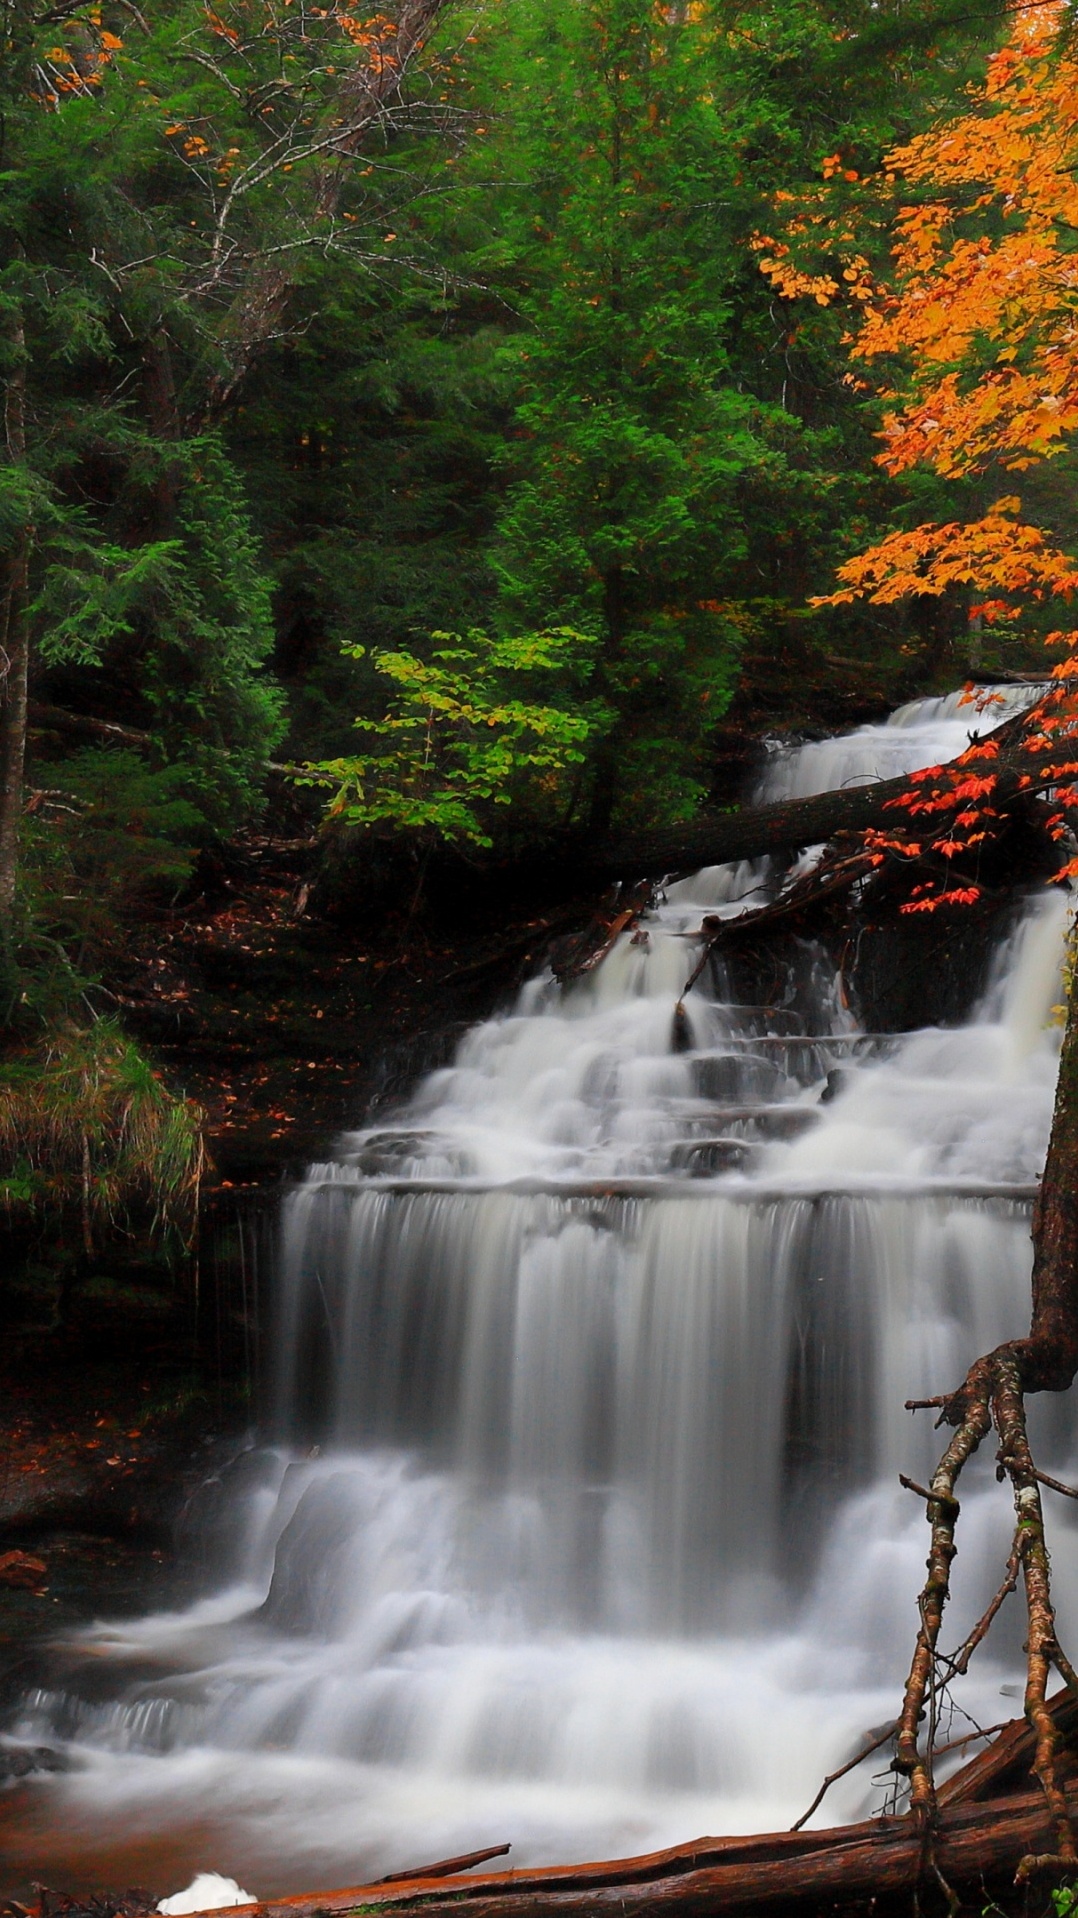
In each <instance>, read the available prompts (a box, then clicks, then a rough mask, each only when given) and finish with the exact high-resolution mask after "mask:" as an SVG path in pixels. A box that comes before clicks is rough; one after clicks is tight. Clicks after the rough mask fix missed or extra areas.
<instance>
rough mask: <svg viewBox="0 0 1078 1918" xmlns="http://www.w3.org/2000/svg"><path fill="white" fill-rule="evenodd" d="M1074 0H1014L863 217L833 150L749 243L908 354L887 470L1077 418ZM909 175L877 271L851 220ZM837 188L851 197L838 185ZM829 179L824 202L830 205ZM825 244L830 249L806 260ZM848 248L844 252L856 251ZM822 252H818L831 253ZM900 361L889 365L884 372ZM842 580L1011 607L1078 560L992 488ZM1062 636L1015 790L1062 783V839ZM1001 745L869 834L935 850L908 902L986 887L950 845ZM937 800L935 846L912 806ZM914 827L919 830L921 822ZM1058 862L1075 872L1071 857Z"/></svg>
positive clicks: (1077, 575)
mask: <svg viewBox="0 0 1078 1918" xmlns="http://www.w3.org/2000/svg"><path fill="white" fill-rule="evenodd" d="M1063 13H1064V5H1063V0H1045V3H1044V4H1042V5H1038V6H1033V7H1028V6H1024V5H1023V6H1022V7H1019V8H1016V9H1015V11H1014V13H1013V15H1012V24H1011V33H1010V38H1009V40H1008V42H1007V44H1006V45H1005V46H1004V47H1003V48H1001V50H1000V51H999V52H997V53H996V54H995V55H994V56H993V57H992V58H991V60H990V61H989V63H988V69H987V73H986V76H985V79H984V81H983V82H982V83H981V84H980V85H979V86H977V87H973V88H971V89H970V102H969V107H968V110H967V111H965V112H964V113H962V114H961V115H959V116H958V117H956V118H954V119H952V120H950V121H948V122H945V123H943V124H941V125H940V126H938V127H936V128H935V129H934V130H933V131H931V132H930V133H926V134H923V135H921V136H920V137H919V138H917V139H915V140H912V141H910V142H909V144H908V145H906V146H904V147H900V148H898V149H897V150H896V151H895V152H893V153H891V154H889V155H888V157H887V160H886V162H885V166H886V173H885V177H884V182H883V183H877V185H876V186H874V187H873V188H870V189H867V190H863V191H862V194H861V196H860V198H861V211H860V213H859V214H858V215H857V216H856V217H853V216H852V215H851V213H850V210H849V197H848V195H844V194H843V192H842V190H841V187H840V185H839V183H840V181H843V180H848V179H849V177H850V175H849V170H848V169H845V170H844V169H843V167H842V158H841V155H839V154H833V155H830V156H829V157H828V158H827V159H826V160H825V161H824V164H823V174H824V178H825V180H827V181H828V182H829V183H830V184H829V185H828V186H826V187H824V188H822V189H821V190H820V191H819V193H818V194H817V195H816V197H815V198H814V199H813V200H812V201H811V202H810V203H809V204H807V205H805V204H803V205H802V206H801V207H799V208H797V209H796V210H795V211H794V213H793V217H792V218H790V219H788V221H787V223H786V228H785V238H784V239H783V240H782V241H776V240H773V239H765V238H762V237H761V238H758V239H757V241H756V242H755V246H756V251H757V255H758V260H759V265H760V267H761V270H762V271H763V272H764V273H765V274H766V276H767V277H768V278H769V279H770V281H771V283H772V285H773V286H774V287H775V289H776V291H777V292H778V293H779V294H780V295H782V296H784V297H786V298H790V299H793V298H798V297H806V296H807V297H809V298H812V299H815V300H816V301H817V302H818V303H820V304H828V303H830V302H831V301H832V300H835V299H837V298H839V297H840V295H841V294H846V295H847V296H849V295H852V297H853V299H854V300H856V301H857V303H858V306H859V309H860V311H859V316H858V318H859V324H858V329H857V332H856V335H855V336H854V337H853V339H852V351H853V355H854V357H855V358H856V359H859V360H861V361H862V362H876V361H881V360H882V361H886V362H887V364H888V367H889V369H891V368H893V367H894V366H895V364H896V363H897V364H898V365H899V366H900V367H901V368H902V369H903V384H902V386H901V387H900V388H899V387H895V388H894V389H893V390H890V391H887V392H885V394H884V398H885V401H886V402H887V404H888V410H887V412H886V414H885V418H884V425H883V430H882V434H881V438H882V441H883V450H882V452H881V453H880V454H879V456H878V458H879V463H880V464H881V465H882V466H883V467H884V468H885V469H886V470H887V471H888V472H889V473H892V474H898V473H902V472H906V471H908V470H910V469H911V468H912V467H914V466H917V465H927V466H930V467H932V468H933V469H934V470H935V471H936V472H937V473H939V474H940V475H941V476H943V477H945V478H950V477H967V476H971V475H976V474H980V473H985V472H988V471H989V470H991V469H992V468H1003V469H1004V470H1005V471H1019V470H1022V469H1024V468H1027V467H1029V466H1031V465H1033V464H1034V463H1035V462H1037V461H1039V460H1042V459H1047V458H1051V457H1052V456H1053V455H1054V454H1057V453H1059V452H1060V451H1062V449H1063V447H1064V445H1065V444H1066V442H1067V439H1068V436H1069V435H1070V434H1071V433H1072V432H1073V431H1074V429H1075V428H1076V427H1078V249H1076V247H1075V244H1074V236H1075V233H1076V232H1078V59H1076V58H1075V57H1074V55H1073V54H1072V53H1071V52H1070V51H1068V49H1067V47H1066V45H1060V44H1059V42H1058V28H1059V25H1060V21H1061V19H1062V17H1063ZM881 186H885V188H886V189H888V190H890V189H893V188H894V187H896V186H897V187H898V188H899V189H900V190H903V189H906V190H909V191H910V195H911V200H912V201H913V203H912V204H909V205H907V206H905V207H904V208H903V209H902V210H901V211H900V212H899V213H898V215H897V218H896V219H895V220H894V222H893V257H894V273H893V278H892V283H891V284H890V285H889V286H880V285H878V284H875V283H874V282H873V280H872V278H871V276H870V274H869V271H868V268H867V266H866V264H865V261H864V259H863V257H862V256H861V255H860V254H857V253H854V252H852V251H851V250H850V249H851V248H852V247H854V246H856V244H857V243H858V234H857V231H856V229H857V228H858V226H859V227H860V230H861V234H862V238H861V242H860V243H861V244H862V245H863V244H864V237H863V236H864V233H865V230H866V229H867V228H868V226H869V225H870V224H872V223H873V222H876V223H877V224H878V220H879V214H880V207H881V205H882V202H883V198H884V192H883V191H881ZM836 188H838V189H839V191H838V196H837V198H836V197H834V196H835V189H836ZM828 195H831V196H832V201H831V205H830V206H829V207H828V205H827V204H826V201H827V196H828ZM809 245H815V246H816V247H817V249H818V248H819V247H820V246H821V245H822V246H823V248H824V249H825V259H824V261H823V262H820V261H817V262H816V264H815V266H814V269H813V270H812V271H809V270H808V269H807V268H805V267H803V266H802V265H801V264H800V263H799V262H800V259H801V257H802V256H803V255H804V251H805V248H806V246H809ZM844 261H845V262H848V264H845V265H844V264H843V262H844ZM821 268H822V270H821ZM891 377H892V378H893V377H894V376H893V373H892V374H891ZM838 578H839V585H838V587H837V589H836V590H835V591H834V592H833V593H831V594H829V595H827V596H826V597H824V598H821V599H818V600H816V601H814V602H813V603H814V604H816V605H842V604H848V603H850V602H852V601H854V600H858V599H862V600H868V601H870V602H871V603H873V604H875V605H888V604H892V603H894V602H895V601H898V600H902V599H906V598H910V597H915V596H916V597H924V596H928V597H939V596H941V595H943V594H946V593H948V592H950V591H953V590H955V589H959V590H961V591H963V592H966V593H970V592H972V593H975V594H976V595H978V598H977V600H976V602H975V603H974V604H973V606H972V608H971V614H970V616H971V618H972V617H976V618H978V619H980V620H984V621H987V622H988V623H991V622H993V621H994V620H999V619H1008V620H1013V619H1016V618H1017V617H1018V616H1019V615H1020V613H1021V610H1022V607H1023V606H1024V605H1027V604H1029V603H1031V602H1032V603H1036V602H1042V603H1043V602H1052V601H1060V600H1061V601H1063V602H1067V601H1069V600H1071V599H1072V597H1073V596H1074V595H1075V594H1076V592H1078V561H1075V560H1073V559H1072V558H1071V557H1070V556H1069V555H1068V554H1067V553H1064V552H1062V551H1060V550H1059V549H1058V548H1057V547H1055V546H1054V545H1053V544H1052V543H1051V541H1050V540H1049V539H1048V538H1047V537H1046V535H1045V534H1044V532H1043V531H1042V530H1041V528H1039V527H1038V526H1035V525H1031V524H1029V523H1028V522H1026V521H1024V520H1023V519H1022V518H1021V502H1020V501H1019V500H1018V499H1017V498H1015V497H1013V496H1007V497H1005V498H1001V499H998V500H997V501H996V502H995V504H994V505H993V506H991V507H989V509H988V510H987V512H985V513H984V514H983V515H982V516H981V517H980V518H978V519H975V520H971V521H959V520H954V521H950V522H947V523H944V524H929V525H921V526H918V527H915V528H914V529H913V530H912V531H902V532H894V533H891V534H889V535H888V536H887V537H886V538H885V539H882V540H880V541H879V543H878V544H877V545H875V546H873V547H872V548H871V549H870V550H869V551H868V552H865V553H861V554H859V555H858V556H857V557H856V558H855V559H851V560H848V561H847V562H846V564H845V565H844V566H842V567H841V568H840V569H839V574H838ZM1048 643H1049V644H1050V645H1059V646H1062V647H1063V648H1064V649H1065V656H1064V658H1063V660H1062V661H1061V662H1060V663H1059V664H1057V665H1055V666H1053V667H1052V669H1051V673H1050V675H1048V674H1046V679H1048V678H1049V677H1050V679H1051V680H1052V681H1054V682H1055V684H1054V688H1053V690H1052V691H1051V692H1049V693H1048V695H1047V697H1046V698H1045V699H1044V700H1042V701H1041V702H1039V703H1038V705H1037V707H1036V711H1035V713H1034V714H1031V716H1030V720H1029V723H1028V724H1027V725H1026V726H1025V727H1024V729H1023V735H1024V736H1023V737H1022V738H1021V739H1020V741H1019V742H1017V744H1018V754H1019V756H1020V759H1021V761H1022V764H1021V765H1020V766H1016V765H1015V764H1014V763H1013V762H1012V765H1011V768H1010V772H1009V775H1008V776H1009V779H1010V782H1011V790H1012V791H1013V790H1015V789H1017V790H1019V791H1022V790H1025V791H1029V792H1035V791H1036V792H1042V793H1043V792H1045V791H1047V790H1049V789H1052V790H1053V791H1054V798H1053V813H1052V816H1051V817H1050V819H1049V829H1050V831H1051V832H1052V833H1053V834H1054V835H1055V836H1056V837H1061V836H1062V834H1063V831H1064V821H1063V811H1064V809H1065V808H1067V807H1072V806H1075V805H1078V785H1075V786H1072V785H1069V784H1067V783H1066V781H1067V780H1068V779H1069V778H1072V777H1073V776H1074V774H1075V772H1076V767H1075V765H1074V764H1073V763H1071V762H1070V761H1069V760H1068V759H1067V757H1066V755H1067V753H1068V752H1070V753H1073V752H1074V751H1075V740H1076V738H1078V708H1076V704H1075V700H1074V696H1073V693H1072V691H1071V682H1072V680H1073V679H1074V678H1075V676H1076V675H1078V631H1074V630H1061V631H1059V632H1054V633H1052V634H1050V635H1049V639H1048ZM998 757H999V748H998V744H997V743H995V742H993V741H991V740H988V741H978V740H976V739H974V741H973V743H971V746H970V748H969V751H968V752H967V753H965V754H963V755H962V757H961V759H959V760H958V761H956V762H955V764H954V765H953V766H950V767H942V768H941V767H938V766H937V767H929V768H927V769H926V770H925V772H923V773H922V774H920V775H919V776H917V777H915V778H914V780H912V781H911V783H910V789H909V791H908V792H907V793H906V794H905V795H904V796H903V797H902V798H901V799H899V800H895V801H892V802H891V804H892V807H893V809H894V811H895V813H896V815H898V817H896V833H897V837H896V838H895V839H888V838H886V837H885V836H883V835H880V834H875V835H870V837H869V838H868V840H866V849H867V850H868V851H869V852H870V853H871V854H873V855H874V856H875V857H877V858H878V857H885V856H890V857H892V858H893V857H896V856H901V857H911V856H914V855H915V854H923V853H927V854H928V855H929V864H930V866H931V867H933V868H934V869H935V870H934V872H933V874H932V876H930V877H928V878H926V879H925V881H924V883H922V884H919V885H917V886H915V887H914V888H913V891H912V893H911V894H910V897H909V899H908V901H907V903H906V904H905V905H904V906H903V908H902V910H903V911H904V912H931V911H934V910H935V909H936V908H937V907H939V906H941V905H970V904H972V903H974V902H975V901H976V900H978V899H980V898H981V897H982V896H983V888H982V887H980V886H978V885H972V884H969V883H966V880H965V877H963V878H962V880H960V881H958V882H957V883H952V870H951V862H952V861H954V860H960V861H965V862H966V864H967V867H968V865H969V863H970V862H971V861H972V863H973V865H974V869H975V870H976V859H977V854H976V851H975V849H976V848H977V847H978V846H979V845H980V844H981V843H982V842H983V841H984V840H985V839H986V838H987V837H988V832H987V829H986V821H989V820H991V819H993V818H994V817H996V814H995V812H994V811H993V808H992V806H991V803H990V801H991V799H992V796H993V795H994V794H996V793H997V788H998V786H999V783H1000V780H1001V777H1002V774H1001V772H1000V771H999V770H998V769H997V768H996V767H995V766H992V765H991V764H987V765H986V764H985V762H991V761H993V760H996V759H998ZM933 815H938V824H937V825H936V828H935V831H936V836H935V837H932V836H931V834H930V837H929V840H928V842H927V843H926V844H925V845H922V843H921V842H920V841H918V842H914V841H913V840H912V839H910V838H909V837H908V836H905V835H904V832H903V828H902V826H901V824H900V818H901V817H902V816H904V817H905V818H908V819H911V820H912V819H913V818H914V817H919V818H921V819H922V821H925V822H927V820H929V819H931V818H932V816H933ZM919 830H922V831H923V827H922V828H920V829H919ZM1059 876H1060V877H1061V878H1069V877H1074V876H1078V861H1071V862H1070V864H1069V865H1067V866H1064V867H1063V869H1062V871H1061V873H1060V874H1059Z"/></svg>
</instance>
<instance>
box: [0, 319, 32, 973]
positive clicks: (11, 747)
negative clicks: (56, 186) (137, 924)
mask: <svg viewBox="0 0 1078 1918" xmlns="http://www.w3.org/2000/svg"><path fill="white" fill-rule="evenodd" d="M7 332H8V343H9V351H10V354H11V370H10V372H9V374H8V379H7V385H6V391H5V395H4V439H5V445H6V450H7V457H8V460H9V461H10V463H11V465H12V466H14V467H17V468H22V467H23V465H24V463H25V459H26V337H25V333H24V330H23V324H22V319H21V316H19V315H18V314H17V313H16V315H15V317H14V318H13V319H12V320H10V321H9V322H8V327H7ZM32 543H33V526H32V524H31V523H30V521H29V520H27V521H26V522H25V523H24V524H23V525H22V526H21V527H20V528H19V530H18V532H17V533H16V534H15V537H14V539H13V541H12V544H11V547H10V549H9V551H8V554H7V559H6V563H5V572H6V577H5V580H4V588H3V602H2V604H3V631H2V637H0V645H2V647H3V655H4V656H3V659H2V661H0V667H2V670H3V675H4V679H3V706H2V709H0V945H2V946H3V947H4V948H6V950H7V952H8V953H10V949H11V944H12V939H13V934H14V916H15V881H16V877H17V873H18V859H19V828H20V824H21V821H22V805H23V771H24V767H25V764H26V718H27V697H28V685H29V665H30V630H29V612H28V605H27V601H28V586H29V570H30V549H31V545H32Z"/></svg>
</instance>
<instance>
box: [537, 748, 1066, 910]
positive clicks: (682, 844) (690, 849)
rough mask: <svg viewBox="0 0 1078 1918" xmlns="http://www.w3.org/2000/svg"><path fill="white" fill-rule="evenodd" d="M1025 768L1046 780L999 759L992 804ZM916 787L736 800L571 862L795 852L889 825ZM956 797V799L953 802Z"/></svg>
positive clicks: (1013, 797)
mask: <svg viewBox="0 0 1078 1918" xmlns="http://www.w3.org/2000/svg"><path fill="white" fill-rule="evenodd" d="M996 763H997V765H999V762H998V761H997V762H996ZM1025 775H1029V776H1031V777H1032V779H1033V780H1034V781H1036V780H1037V779H1038V778H1040V777H1041V776H1042V775H1044V783H1045V784H1047V783H1050V782H1049V780H1048V778H1047V775H1045V767H1044V762H1043V761H1042V760H1033V759H1024V758H1019V757H1017V756H1016V757H1015V758H1014V759H1013V760H1008V761H1006V762H1005V763H1004V766H1003V769H1002V771H1001V775H1000V783H999V786H998V788H997V790H996V792H995V793H994V794H993V797H992V804H993V805H994V806H995V807H997V808H998V809H999V810H1001V811H1006V810H1007V809H1008V808H1011V807H1013V806H1014V805H1015V804H1016V803H1017V802H1022V801H1024V800H1025V799H1026V798H1027V797H1028V796H1029V795H1030V794H1031V793H1033V792H1035V791H1036V790H1037V788H1036V785H1035V784H1033V785H1030V784H1022V783H1021V781H1022V779H1023V776H1025ZM916 790H917V788H916V786H915V784H914V781H913V780H912V779H911V778H910V776H909V775H907V774H903V775H902V776H901V777H900V778H898V779H884V780H881V781H880V782H879V783H878V784H877V785H874V786H847V787H843V788H842V789H841V790H840V791H837V792H825V793H814V794H812V795H811V797H809V798H807V799H780V800H776V801H775V802H774V803H772V804H769V805H764V806H743V807H741V808H740V810H739V811H737V812H730V813H718V814H715V815H713V816H712V817H710V818H708V817H706V816H705V817H704V818H702V819H696V820H693V821H692V822H691V824H689V825H687V826H670V827H668V828H667V829H666V830H665V831H662V832H654V833H640V834H638V835H636V836H634V837H632V838H625V839H605V840H600V841H598V842H597V843H595V844H592V845H581V846H579V848H578V849H576V850H575V851H574V854H573V862H574V865H575V866H576V867H577V868H578V869H579V870H580V872H581V876H582V877H586V878H591V879H596V880H602V879H626V880H635V879H640V878H642V877H644V876H645V875H651V874H654V875H656V876H659V875H662V874H664V873H670V872H691V871H695V870H697V869H698V868H699V867H700V866H718V865H723V864H725V863H726V862H727V861H728V860H733V859H759V858H761V857H762V856H763V855H764V854H765V853H773V852H796V851H797V850H799V848H801V847H802V846H817V845H822V844H824V843H826V841H828V840H830V839H834V838H835V837H836V836H837V835H838V834H840V833H861V832H865V831H867V830H868V828H869V827H877V828H880V829H883V828H886V827H894V826H896V825H897V824H898V823H899V822H900V820H901V817H902V815H901V812H896V810H895V807H896V802H897V801H901V800H903V799H905V798H907V797H908V796H909V795H910V794H912V793H914V792H915V791H916ZM959 803H960V802H957V801H956V804H955V810H957V809H958V805H959ZM564 858H565V855H564V854H562V855H560V857H559V864H562V865H563V864H564Z"/></svg>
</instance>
